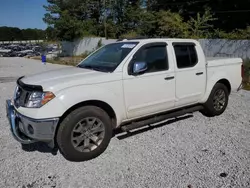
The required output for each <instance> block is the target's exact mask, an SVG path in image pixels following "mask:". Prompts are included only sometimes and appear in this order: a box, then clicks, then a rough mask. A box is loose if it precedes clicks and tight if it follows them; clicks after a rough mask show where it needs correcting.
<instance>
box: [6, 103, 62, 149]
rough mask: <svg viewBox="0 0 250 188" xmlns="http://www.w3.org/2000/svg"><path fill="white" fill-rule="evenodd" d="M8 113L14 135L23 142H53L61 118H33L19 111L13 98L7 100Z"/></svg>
mask: <svg viewBox="0 0 250 188" xmlns="http://www.w3.org/2000/svg"><path fill="white" fill-rule="evenodd" d="M6 113H7V117H8V120H9V123H10V130H11V133H12V135H13V137H14V138H15V139H16V140H17V141H18V142H20V143H22V144H31V143H34V142H40V141H41V142H46V143H49V144H51V143H53V145H54V136H55V132H56V127H57V124H58V121H59V118H50V119H32V118H29V117H26V116H24V115H22V114H20V113H18V112H17V111H16V110H15V108H14V106H13V104H12V102H11V100H7V101H6Z"/></svg>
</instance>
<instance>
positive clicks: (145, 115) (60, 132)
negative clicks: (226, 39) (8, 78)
mask: <svg viewBox="0 0 250 188" xmlns="http://www.w3.org/2000/svg"><path fill="white" fill-rule="evenodd" d="M241 69H242V59H241V58H206V57H205V55H204V52H203V50H202V47H201V46H200V44H199V42H198V41H196V40H192V39H164V38H159V39H155V38H151V39H124V40H120V41H117V42H114V43H111V44H108V45H105V46H103V47H101V48H99V49H98V50H96V51H95V52H93V53H92V54H90V55H89V56H88V57H87V58H85V59H84V60H82V61H81V62H80V63H79V64H78V65H77V66H69V67H66V68H62V69H58V70H53V71H47V72H42V73H39V74H34V75H31V76H22V77H20V78H19V79H18V80H17V86H16V88H15V92H14V97H13V98H12V99H9V100H7V101H6V110H7V116H8V119H9V121H10V127H11V132H12V133H13V136H14V138H15V139H16V140H17V141H18V142H20V143H22V144H24V145H26V144H30V143H34V142H38V141H39V142H45V143H47V144H48V145H49V146H50V147H52V148H54V147H57V148H59V150H60V151H61V153H62V154H63V156H64V157H65V158H66V159H67V160H70V161H85V160H90V159H93V158H95V157H97V156H99V155H101V154H102V153H103V152H104V151H105V150H106V148H107V147H108V145H109V143H110V140H111V138H112V136H113V132H114V130H116V129H120V130H122V131H125V132H126V131H130V130H133V129H137V128H140V127H143V126H147V125H150V124H154V123H156V122H160V121H163V120H165V119H167V118H173V117H178V116H182V115H185V114H187V113H192V112H196V111H199V112H201V113H202V114H204V115H205V116H207V117H215V116H219V115H221V114H223V112H224V111H225V109H226V108H227V105H228V100H229V95H230V94H231V92H236V91H237V89H238V88H239V86H240V85H241V82H242V76H241V71H242V70H241Z"/></svg>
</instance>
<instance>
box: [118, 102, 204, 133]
mask: <svg viewBox="0 0 250 188" xmlns="http://www.w3.org/2000/svg"><path fill="white" fill-rule="evenodd" d="M202 109H203V106H201V105H198V106H192V107H189V108H182V109H179V110H175V111H171V112H169V113H166V114H161V115H155V116H153V117H152V116H151V117H150V118H147V119H146V118H144V119H141V120H134V121H133V122H131V123H129V124H125V125H122V126H121V130H122V131H124V132H128V131H130V130H133V129H137V128H141V127H144V126H146V125H150V124H154V123H157V122H161V121H164V120H166V119H169V118H175V117H178V116H183V115H186V114H188V113H193V112H196V111H200V110H202Z"/></svg>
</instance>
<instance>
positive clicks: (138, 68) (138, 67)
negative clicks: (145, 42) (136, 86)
mask: <svg viewBox="0 0 250 188" xmlns="http://www.w3.org/2000/svg"><path fill="white" fill-rule="evenodd" d="M147 69H148V66H147V63H146V62H135V63H134V65H133V74H135V75H137V74H142V73H144V72H145V71H146V70H147Z"/></svg>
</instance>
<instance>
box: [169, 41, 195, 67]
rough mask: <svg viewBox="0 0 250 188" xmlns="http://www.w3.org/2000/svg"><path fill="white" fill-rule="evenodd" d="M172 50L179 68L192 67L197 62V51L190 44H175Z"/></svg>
mask: <svg viewBox="0 0 250 188" xmlns="http://www.w3.org/2000/svg"><path fill="white" fill-rule="evenodd" d="M174 51H175V56H176V61H177V67H178V68H179V69H182V68H189V67H194V66H195V65H196V64H197V62H198V58H197V53H196V49H195V46H194V45H192V44H175V45H174Z"/></svg>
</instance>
